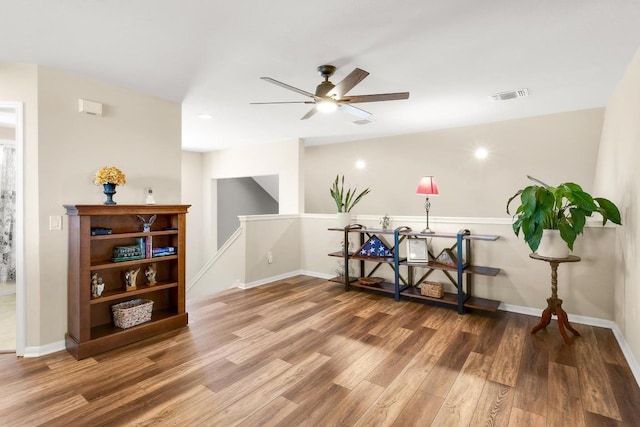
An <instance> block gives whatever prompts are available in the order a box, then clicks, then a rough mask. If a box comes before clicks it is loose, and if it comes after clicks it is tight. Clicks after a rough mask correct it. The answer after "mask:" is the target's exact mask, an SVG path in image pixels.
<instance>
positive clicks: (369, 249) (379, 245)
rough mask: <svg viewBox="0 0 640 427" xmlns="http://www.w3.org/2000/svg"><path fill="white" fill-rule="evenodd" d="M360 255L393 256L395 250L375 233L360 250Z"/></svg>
mask: <svg viewBox="0 0 640 427" xmlns="http://www.w3.org/2000/svg"><path fill="white" fill-rule="evenodd" d="M358 255H360V256H376V257H392V256H393V252H391V250H390V249H389V248H388V247H387V245H385V243H384V242H383V241H382V240H380V238H378V236H376V235H375V234H374V235H373V236H371V238H370V239H369V240H367V243H365V244H364V245H362V247H361V248H360V249H359V250H358Z"/></svg>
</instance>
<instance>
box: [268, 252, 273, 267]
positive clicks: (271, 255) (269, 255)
mask: <svg viewBox="0 0 640 427" xmlns="http://www.w3.org/2000/svg"><path fill="white" fill-rule="evenodd" d="M267 263H268V264H272V263H273V253H271V251H267Z"/></svg>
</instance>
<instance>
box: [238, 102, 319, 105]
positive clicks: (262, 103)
mask: <svg viewBox="0 0 640 427" xmlns="http://www.w3.org/2000/svg"><path fill="white" fill-rule="evenodd" d="M264 104H315V102H314V101H275V102H250V103H249V105H264Z"/></svg>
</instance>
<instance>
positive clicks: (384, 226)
mask: <svg viewBox="0 0 640 427" xmlns="http://www.w3.org/2000/svg"><path fill="white" fill-rule="evenodd" d="M380 225H382V229H383V230H388V229H389V225H391V218H389V215H385V216H383V217H382V219H380Z"/></svg>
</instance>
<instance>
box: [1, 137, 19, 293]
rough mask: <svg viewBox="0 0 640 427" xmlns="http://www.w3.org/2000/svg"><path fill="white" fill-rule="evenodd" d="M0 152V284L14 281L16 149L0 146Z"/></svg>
mask: <svg viewBox="0 0 640 427" xmlns="http://www.w3.org/2000/svg"><path fill="white" fill-rule="evenodd" d="M1 147H2V150H1V151H0V156H1V158H0V282H10V281H15V280H16V261H15V231H16V229H15V222H16V221H15V215H16V162H15V156H16V149H15V147H12V146H10V145H2V146H1Z"/></svg>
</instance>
